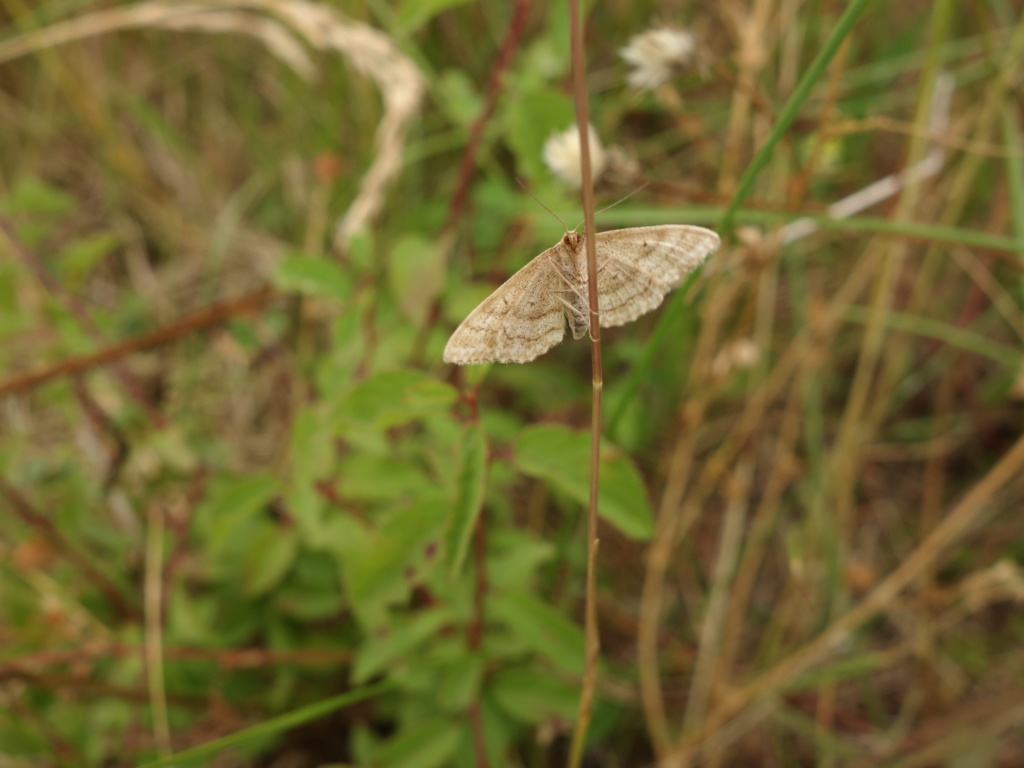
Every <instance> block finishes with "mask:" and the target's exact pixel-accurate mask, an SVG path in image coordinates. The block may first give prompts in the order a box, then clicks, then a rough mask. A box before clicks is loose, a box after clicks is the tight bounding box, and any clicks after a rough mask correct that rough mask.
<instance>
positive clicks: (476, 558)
mask: <svg viewBox="0 0 1024 768" xmlns="http://www.w3.org/2000/svg"><path fill="white" fill-rule="evenodd" d="M486 513H487V510H486V508H484V509H481V510H480V514H479V515H478V516H477V519H476V531H474V533H473V566H474V571H475V573H476V587H475V589H474V590H473V619H472V621H471V622H470V624H469V628H468V629H467V631H466V646H467V647H468V649H469V652H470V653H471V654H476V653H477V652H478V651H479V649H480V643H481V642H482V641H483V636H484V622H485V621H486V617H485V614H484V610H485V605H486V602H487V514H486ZM469 722H470V727H471V729H472V731H473V754H474V756H475V758H476V765H477V768H488V766H489V765H490V763H489V762H488V760H487V740H486V737H485V734H484V721H483V716H482V714H481V713H480V702H479V701H474V702H473V703H472V704H470V705H469Z"/></svg>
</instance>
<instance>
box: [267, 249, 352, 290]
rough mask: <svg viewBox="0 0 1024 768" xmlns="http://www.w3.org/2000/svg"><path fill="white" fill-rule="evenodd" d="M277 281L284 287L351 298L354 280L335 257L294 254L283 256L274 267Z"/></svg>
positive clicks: (277, 283)
mask: <svg viewBox="0 0 1024 768" xmlns="http://www.w3.org/2000/svg"><path fill="white" fill-rule="evenodd" d="M273 280H274V285H276V286H277V287H278V288H280V289H281V290H282V291H294V292H296V293H306V294H309V295H311V296H326V297H327V298H331V299H337V300H338V301H348V299H349V298H350V297H351V296H352V281H351V280H350V279H349V276H348V275H347V274H345V272H344V271H343V270H342V269H341V267H339V266H338V265H337V264H336V263H334V262H333V261H329V260H328V259H326V258H321V257H316V256H303V255H294V256H288V257H287V258H285V259H283V260H282V261H281V262H280V263H279V264H278V265H277V269H276V270H275V271H274V276H273Z"/></svg>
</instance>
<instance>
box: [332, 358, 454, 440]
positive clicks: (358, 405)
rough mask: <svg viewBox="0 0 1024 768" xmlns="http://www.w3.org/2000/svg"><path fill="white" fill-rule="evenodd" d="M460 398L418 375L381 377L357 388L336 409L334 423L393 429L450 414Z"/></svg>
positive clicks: (397, 373) (450, 389) (404, 373)
mask: <svg viewBox="0 0 1024 768" xmlns="http://www.w3.org/2000/svg"><path fill="white" fill-rule="evenodd" d="M457 397H458V392H456V390H455V388H454V387H452V386H451V385H449V384H445V383H443V382H440V381H437V380H436V379H433V378H431V377H430V376H428V375H426V374H425V373H421V372H419V371H390V372H388V373H380V374H377V375H376V376H373V377H372V378H369V379H367V380H366V381H364V382H362V383H361V384H360V385H359V386H357V387H356V388H355V389H354V390H352V392H351V393H349V395H348V396H347V397H345V398H344V399H343V400H342V402H341V403H340V404H339V405H338V407H337V408H336V409H335V411H334V413H333V414H332V417H331V421H332V423H335V424H337V423H339V422H340V424H342V425H344V424H345V423H346V422H355V423H356V424H362V425H372V426H374V427H376V428H377V429H390V428H391V427H397V426H399V425H400V424H406V423H408V422H410V421H415V420H417V419H421V418H424V417H426V416H430V415H433V414H437V413H447V412H448V411H450V410H451V407H452V404H453V403H454V402H455V400H456V398H457Z"/></svg>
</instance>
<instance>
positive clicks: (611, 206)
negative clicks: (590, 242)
mask: <svg viewBox="0 0 1024 768" xmlns="http://www.w3.org/2000/svg"><path fill="white" fill-rule="evenodd" d="M650 184H651V182H649V181H645V182H644V183H643V184H641V185H640V186H639V187H637V188H636V189H634V190H633V191H632V192H628V193H626V194H625V195H623V196H622V197H620V198H619V199H618V200H616V201H615V202H614V203H612V204H611V205H606V206H605V207H604V208H602V209H601V210H600V211H598V212H597V213H595V214H594V218H595V219H596V218H597V217H598V216H600V215H601V214H602V213H604V212H605V211H610V210H611V209H612V208H614V207H615V206H616V205H618V204H619V203H624V202H626V201H627V200H629V198H631V197H632V196H633V195H635V194H636V193H637V192H642V191H643V190H644V189H646V188H647V187H649V186H650ZM582 223H583V222H582V221H581V222H580V224H582ZM579 226H580V225H579V224H577V225H576V229H579ZM573 231H575V230H573Z"/></svg>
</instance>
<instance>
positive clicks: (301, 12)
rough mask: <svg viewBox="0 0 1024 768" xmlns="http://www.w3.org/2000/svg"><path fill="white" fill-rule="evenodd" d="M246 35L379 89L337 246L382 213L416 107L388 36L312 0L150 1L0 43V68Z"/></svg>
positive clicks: (402, 61) (306, 65) (418, 93)
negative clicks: (100, 40)
mask: <svg viewBox="0 0 1024 768" xmlns="http://www.w3.org/2000/svg"><path fill="white" fill-rule="evenodd" d="M145 27H158V28H161V29H171V30H177V31H195V32H216V33H233V34H243V35H248V36H251V37H254V38H255V39H256V40H258V41H260V42H261V43H263V45H265V46H266V48H267V50H268V51H270V53H272V54H273V55H274V56H276V57H278V58H279V59H281V61H282V62H284V63H285V64H286V65H287V66H289V67H290V68H291V69H293V70H294V71H295V72H296V73H297V74H298V75H299V76H300V77H302V78H304V79H307V80H308V79H311V78H312V77H313V76H314V74H315V72H316V68H315V66H314V64H313V62H312V60H311V59H310V57H309V56H308V55H307V53H306V50H305V48H304V47H303V44H302V42H300V39H301V40H302V41H304V42H305V44H306V45H308V46H311V47H313V48H316V49H318V50H332V51H336V52H338V53H340V54H341V55H342V56H344V57H345V58H346V59H347V60H348V62H349V63H350V64H351V65H352V66H353V67H355V69H356V70H357V71H358V72H360V73H361V74H363V75H365V76H367V77H369V78H370V79H372V80H373V81H374V82H375V83H376V84H377V87H378V88H379V89H380V92H381V96H382V98H383V105H384V114H383V116H382V117H381V121H380V124H379V125H378V126H377V136H376V149H375V151H374V160H373V162H372V163H371V164H370V167H369V169H368V170H367V172H366V174H365V176H363V180H362V182H361V184H360V186H359V192H358V193H357V194H356V197H355V199H354V200H353V201H352V204H351V205H350V206H349V209H348V210H347V211H346V212H345V214H344V215H343V216H342V217H341V218H340V219H339V220H338V223H337V225H336V227H335V233H334V247H335V249H339V250H340V249H341V248H343V247H344V245H345V243H346V242H347V241H348V239H349V238H351V237H352V235H354V234H355V233H357V232H359V231H360V230H361V229H363V228H365V227H366V226H367V225H368V224H369V223H370V221H372V220H373V218H374V217H375V216H376V215H377V213H378V212H379V211H380V209H381V206H382V204H383V202H384V192H385V190H386V188H387V186H388V184H389V183H390V182H391V181H392V180H393V179H394V178H395V177H396V176H397V175H398V172H399V171H400V170H401V167H402V150H403V148H404V146H405V137H406V132H407V130H408V126H409V122H410V120H411V119H412V117H413V115H415V114H416V112H417V110H418V109H419V105H420V101H421V99H422V96H423V90H424V85H423V77H422V76H421V74H420V72H419V70H418V69H417V68H416V66H415V65H414V64H413V63H412V61H410V60H409V59H408V58H407V57H406V56H405V55H403V54H402V52H401V51H400V50H399V49H398V47H397V46H396V45H395V43H394V41H392V40H391V38H389V37H388V36H387V35H385V34H383V33H382V32H380V31H378V30H375V29H373V28H371V27H368V26H367V25H365V24H361V23H359V22H356V21H352V20H350V19H346V18H344V17H343V16H341V15H340V14H339V13H338V12H337V11H335V10H333V9H332V8H328V7H327V6H324V5H320V4H318V3H315V2H310V1H309V0H287V1H285V0H236V1H235V2H223V1H222V2H174V3H170V2H161V1H159V0H153V1H152V2H144V3H139V4H137V5H133V6H129V7H127V8H112V9H110V10H105V11H98V12H96V13H90V14H86V15H83V16H79V17H76V18H74V19H69V20H66V21H62V22H58V23H56V24H51V25H50V26H47V27H44V28H41V29H38V30H33V31H31V32H26V33H24V34H22V35H19V36H17V37H15V38H12V39H10V40H8V41H6V42H4V43H2V44H0V63H4V62H7V61H10V60H12V59H16V58H18V57H20V56H25V55H27V54H30V53H34V52H37V51H40V50H44V49H47V48H52V47H54V46H57V45H63V44H66V43H70V42H75V41H78V40H84V39H87V38H90V37H97V36H100V35H105V34H110V33H112V32H118V31H122V30H128V29H140V28H145Z"/></svg>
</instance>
